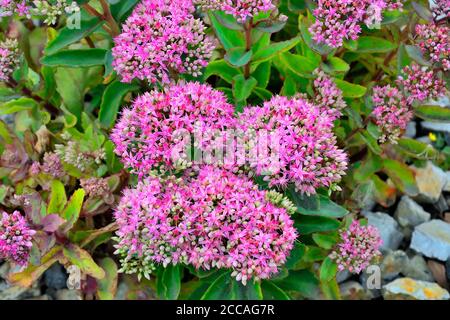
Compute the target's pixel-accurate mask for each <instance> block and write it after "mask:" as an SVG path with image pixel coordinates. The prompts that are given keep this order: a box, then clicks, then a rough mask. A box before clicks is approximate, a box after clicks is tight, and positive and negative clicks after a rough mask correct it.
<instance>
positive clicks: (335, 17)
mask: <svg viewBox="0 0 450 320" xmlns="http://www.w3.org/2000/svg"><path fill="white" fill-rule="evenodd" d="M401 8H402V3H401V1H390V0H336V1H329V0H318V1H317V8H316V9H315V10H314V16H315V17H316V19H317V20H316V22H315V23H314V24H313V25H312V26H311V28H310V32H311V33H312V35H313V38H314V40H315V41H316V42H318V43H319V44H326V45H328V46H330V47H332V48H338V47H341V46H342V45H343V42H344V40H356V39H358V37H359V34H360V33H361V30H362V29H361V26H360V25H361V24H362V23H364V24H366V25H367V26H368V27H369V28H374V27H377V26H378V25H379V24H380V23H381V21H382V18H383V17H382V12H383V11H384V10H394V9H401Z"/></svg>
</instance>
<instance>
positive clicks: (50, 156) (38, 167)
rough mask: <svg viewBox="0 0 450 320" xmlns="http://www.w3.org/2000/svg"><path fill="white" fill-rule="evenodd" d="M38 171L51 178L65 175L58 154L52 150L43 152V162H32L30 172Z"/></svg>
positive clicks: (36, 172) (35, 172)
mask: <svg viewBox="0 0 450 320" xmlns="http://www.w3.org/2000/svg"><path fill="white" fill-rule="evenodd" d="M40 172H43V173H45V174H48V175H50V176H52V177H53V178H56V179H58V178H62V177H63V176H64V175H65V172H64V167H63V164H62V162H61V160H60V159H59V157H58V155H57V154H56V153H53V152H46V153H45V154H44V159H43V163H42V164H40V163H39V162H34V163H33V164H32V166H31V174H33V175H37V174H39V173H40Z"/></svg>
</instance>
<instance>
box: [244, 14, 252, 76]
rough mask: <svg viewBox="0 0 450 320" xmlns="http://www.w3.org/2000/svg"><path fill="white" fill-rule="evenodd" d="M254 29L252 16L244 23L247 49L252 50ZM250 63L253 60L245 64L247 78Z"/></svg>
mask: <svg viewBox="0 0 450 320" xmlns="http://www.w3.org/2000/svg"><path fill="white" fill-rule="evenodd" d="M252 29H253V18H250V20H249V21H248V22H247V23H245V25H244V32H245V50H246V51H250V50H251V49H252ZM250 64H251V61H249V62H248V63H247V64H246V65H245V66H244V77H245V78H246V79H248V78H249V77H250Z"/></svg>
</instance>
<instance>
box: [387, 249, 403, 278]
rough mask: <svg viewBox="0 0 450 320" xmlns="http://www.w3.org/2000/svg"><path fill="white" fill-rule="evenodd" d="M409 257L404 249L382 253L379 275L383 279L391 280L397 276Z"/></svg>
mask: <svg viewBox="0 0 450 320" xmlns="http://www.w3.org/2000/svg"><path fill="white" fill-rule="evenodd" d="M408 262H409V258H408V256H407V255H406V253H405V252H404V251H401V250H397V251H390V252H388V253H387V254H385V255H384V257H383V261H382V262H381V265H380V267H381V277H382V278H383V280H392V279H394V278H395V277H397V276H398V275H399V274H400V273H402V271H403V270H404V269H405V268H406V266H407V265H408Z"/></svg>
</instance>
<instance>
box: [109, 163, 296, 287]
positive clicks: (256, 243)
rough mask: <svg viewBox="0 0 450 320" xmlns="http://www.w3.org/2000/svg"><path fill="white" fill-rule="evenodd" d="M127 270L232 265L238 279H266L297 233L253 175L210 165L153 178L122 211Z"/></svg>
mask: <svg viewBox="0 0 450 320" xmlns="http://www.w3.org/2000/svg"><path fill="white" fill-rule="evenodd" d="M115 218H116V220H117V223H118V224H119V227H120V228H119V230H118V231H117V236H118V241H119V243H118V244H117V251H116V253H118V254H120V255H121V256H122V260H121V263H122V271H123V272H127V273H136V272H137V273H139V274H141V275H143V276H145V277H149V275H150V273H151V272H152V270H154V269H155V265H157V264H162V265H164V266H167V265H169V264H173V265H176V264H180V263H182V264H192V265H193V266H194V267H195V268H197V269H206V270H209V269H210V268H212V267H215V268H227V269H232V270H233V273H232V276H233V277H235V278H236V280H237V281H242V283H244V284H246V282H247V281H248V280H249V279H251V278H254V279H256V280H257V279H266V278H268V277H270V276H271V275H272V274H276V273H277V272H278V267H279V266H281V265H282V264H284V263H285V262H286V259H287V257H288V255H289V253H290V251H291V249H292V248H293V244H294V241H295V239H296V237H297V233H296V230H295V228H294V227H293V220H292V219H291V218H290V216H289V214H288V212H287V210H286V209H285V208H283V207H279V206H276V205H274V204H272V203H271V202H270V201H268V200H267V192H266V191H261V190H258V187H257V186H256V185H255V184H254V183H253V182H252V181H251V180H250V179H248V178H246V177H241V176H237V175H235V174H233V173H230V172H229V171H226V170H222V169H218V168H214V167H211V166H205V167H203V168H201V169H200V171H199V172H198V175H195V176H193V177H190V178H188V177H187V176H186V177H184V178H178V179H176V178H174V177H170V178H167V179H165V180H162V179H160V178H156V177H149V178H148V179H146V180H144V181H143V182H140V183H139V184H138V185H137V187H136V189H130V190H126V191H125V192H124V196H123V198H122V200H121V202H120V204H119V206H118V207H117V209H116V211H115Z"/></svg>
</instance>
